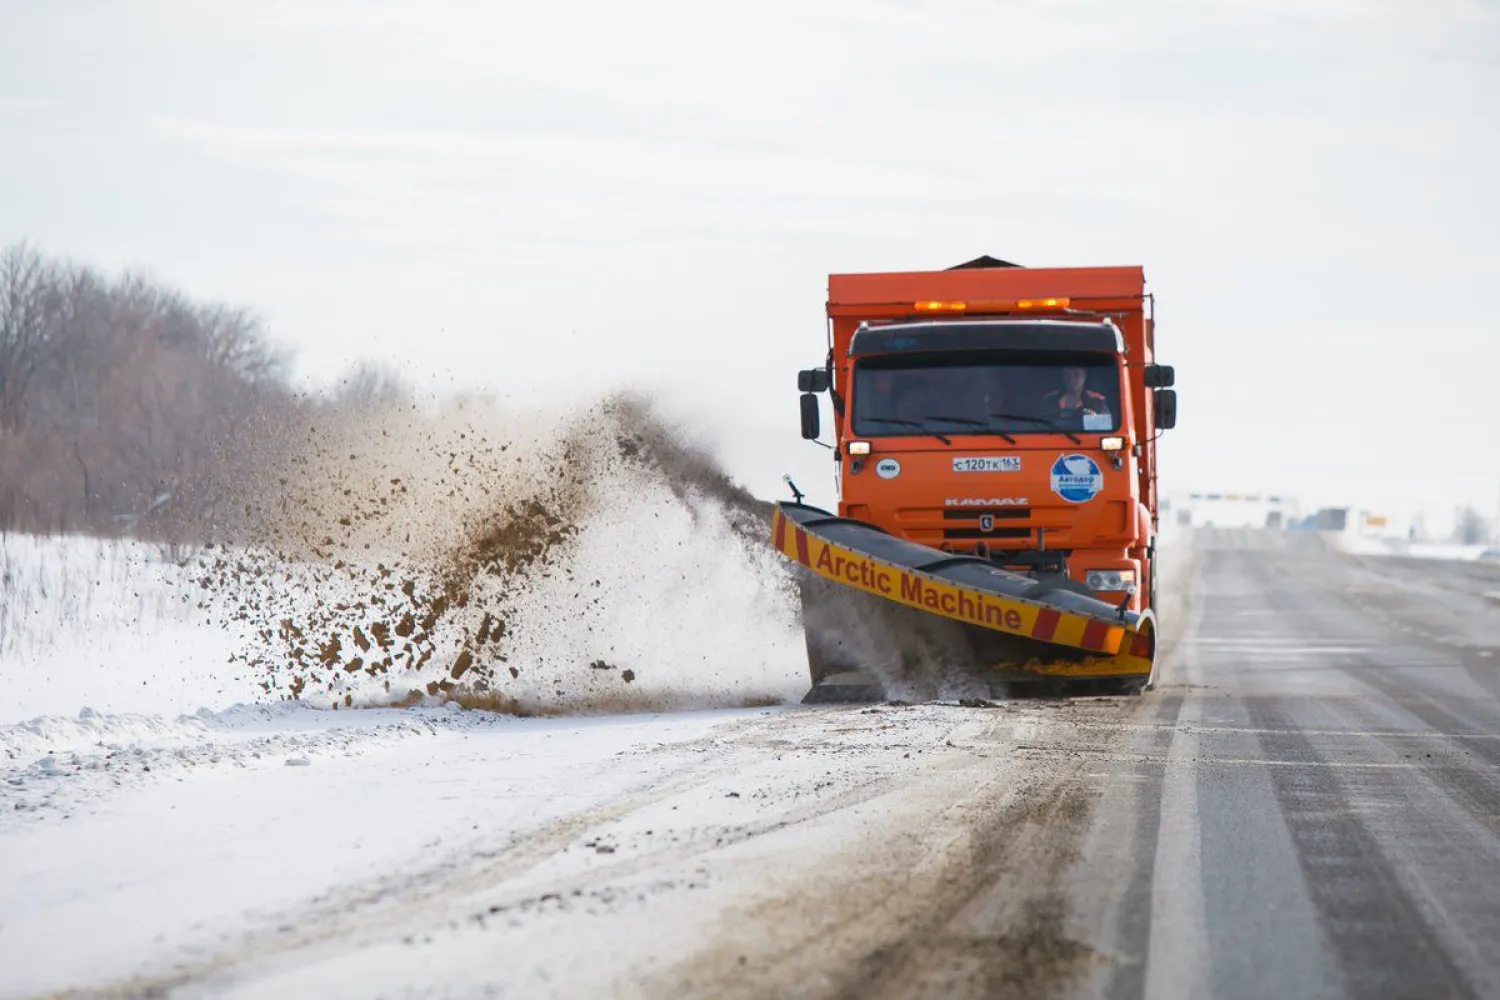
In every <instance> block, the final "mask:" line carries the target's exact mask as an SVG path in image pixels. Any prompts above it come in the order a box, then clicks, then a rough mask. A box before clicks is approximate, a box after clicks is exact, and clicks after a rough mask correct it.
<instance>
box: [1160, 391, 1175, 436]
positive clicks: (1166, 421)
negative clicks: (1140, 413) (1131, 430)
mask: <svg viewBox="0 0 1500 1000" xmlns="http://www.w3.org/2000/svg"><path fill="white" fill-rule="evenodd" d="M1176 426H1177V390H1176V389H1158V390H1156V429H1157V430H1159V431H1169V430H1171V429H1172V428H1173V427H1176Z"/></svg>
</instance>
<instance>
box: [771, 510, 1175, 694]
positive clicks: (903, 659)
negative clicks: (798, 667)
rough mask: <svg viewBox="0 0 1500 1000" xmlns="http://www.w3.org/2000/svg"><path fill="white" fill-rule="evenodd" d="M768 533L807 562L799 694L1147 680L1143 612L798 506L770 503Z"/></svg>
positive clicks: (1149, 624) (989, 689)
mask: <svg viewBox="0 0 1500 1000" xmlns="http://www.w3.org/2000/svg"><path fill="white" fill-rule="evenodd" d="M771 531H772V542H773V544H774V545H775V546H776V549H777V551H778V552H780V553H781V554H782V555H784V556H785V557H786V558H788V559H790V560H792V561H794V562H796V563H798V564H799V565H800V566H802V567H805V569H806V570H807V573H806V574H804V578H803V582H802V598H803V627H804V631H805V633H806V637H807V646H808V660H809V666H810V668H811V672H812V680H813V690H812V691H811V692H810V693H809V695H808V697H807V698H806V699H804V700H806V701H844V700H855V701H859V700H873V699H880V698H885V697H900V698H907V699H923V700H926V699H931V698H934V697H951V696H958V697H962V696H965V695H979V696H988V695H990V694H993V693H995V688H996V687H997V686H999V687H1002V688H1005V689H1006V690H1007V691H1008V690H1009V685H1010V684H1012V683H1015V682H1025V681H1031V682H1035V681H1038V680H1044V681H1045V680H1049V679H1050V680H1053V681H1056V682H1061V681H1084V680H1089V681H1113V682H1116V686H1117V687H1125V688H1127V689H1128V688H1134V689H1139V688H1140V687H1142V686H1144V685H1145V684H1146V683H1147V682H1148V681H1149V678H1150V675H1151V670H1152V662H1153V657H1154V653H1155V621H1154V619H1153V618H1152V616H1151V614H1150V612H1145V613H1137V612H1130V611H1125V612H1121V611H1120V610H1119V609H1117V608H1115V607H1113V606H1111V605H1109V604H1107V603H1105V602H1103V601H1099V600H1096V599H1094V598H1092V597H1088V596H1086V595H1084V594H1079V593H1076V592H1074V591H1071V590H1066V589H1058V588H1055V587H1053V586H1051V585H1049V584H1048V583H1047V582H1045V581H1038V580H1034V579H1032V578H1031V577H1027V576H1023V575H1021V574H1018V573H1011V572H1008V571H1006V570H1003V569H1000V568H999V567H997V566H995V565H994V564H993V563H991V562H990V561H988V560H985V559H980V558H976V557H972V556H961V555H954V554H952V553H947V552H941V551H939V550H937V549H931V548H928V547H927V546H925V545H917V544H915V543H913V542H908V541H906V540H904V539H900V538H896V537H895V536H893V535H890V534H888V533H886V532H884V531H882V530H881V529H880V528H877V527H875V526H873V525H869V524H865V523H864V522H861V521H854V520H850V519H847V518H841V517H837V516H834V515H832V514H830V513H828V512H827V511H824V510H819V509H818V508H816V507H809V506H806V505H804V504H796V503H784V502H783V503H778V504H777V505H776V510H775V513H774V515H773V517H772V527H771ZM814 577H815V578H817V579H812V578H814ZM830 583H831V584H837V585H838V586H837V587H831V586H829V584H830ZM856 592H857V593H856ZM1095 686H1096V687H1098V686H1100V685H1095Z"/></svg>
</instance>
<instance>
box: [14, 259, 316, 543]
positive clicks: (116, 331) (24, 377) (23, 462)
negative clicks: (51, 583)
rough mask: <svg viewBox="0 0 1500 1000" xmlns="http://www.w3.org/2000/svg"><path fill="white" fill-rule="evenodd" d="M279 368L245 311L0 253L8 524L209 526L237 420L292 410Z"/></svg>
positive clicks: (265, 420) (244, 423) (259, 420)
mask: <svg viewBox="0 0 1500 1000" xmlns="http://www.w3.org/2000/svg"><path fill="white" fill-rule="evenodd" d="M285 367H286V359H285V355H284V354H283V353H282V352H280V351H278V350H277V349H276V348H275V347H274V345H272V344H271V342H270V340H269V338H267V337H266V335H265V331H264V329H263V328H262V326H261V324H260V322H259V321H258V320H257V319H256V318H255V316H254V315H253V314H252V313H251V312H250V311H248V310H246V309H242V308H237V307H231V306H224V305H218V304H204V303H196V302H193V301H191V300H190V299H188V298H186V297H185V296H183V295H181V294H179V293H177V292H175V291H173V290H171V289H168V288H165V287H163V286H161V285H160V284H158V283H156V282H154V281H152V280H151V279H150V278H148V277H146V276H143V275H140V274H127V275H125V276H123V277H120V278H118V279H116V280H113V281H111V280H109V279H107V278H105V277H103V276H101V275H100V274H99V273H98V272H96V271H93V270H92V269H89V268H86V267H77V266H72V265H66V264H62V263H59V262H54V261H49V260H47V259H46V258H43V257H42V256H41V255H40V254H39V253H37V252H36V251H35V250H34V249H32V248H31V247H29V246H28V245H26V244H18V245H16V246H13V247H11V248H9V249H8V250H5V251H3V253H0V529H3V528H24V529H26V530H42V531H46V530H89V531H112V530H116V529H119V528H124V529H126V530H132V531H135V532H136V533H140V534H147V535H151V534H156V535H160V534H161V533H163V532H178V533H181V532H189V533H191V532H193V531H197V530H199V529H200V528H201V527H202V526H203V525H205V524H207V523H209V522H211V521H212V520H213V515H212V514H211V513H210V509H211V508H214V507H215V506H216V505H217V504H218V503H219V500H220V499H221V498H222V497H223V496H224V495H225V489H224V487H223V481H224V480H225V479H227V478H230V477H232V476H234V475H237V474H239V473H238V472H237V470H236V463H237V461H238V459H237V456H238V455H240V454H242V453H245V451H246V449H244V448H243V447H236V446H235V445H236V444H242V443H243V442H242V441H241V440H240V439H241V438H242V437H243V434H242V431H243V429H244V428H246V427H248V426H252V425H253V426H267V425H272V424H274V423H275V421H276V420H277V419H287V418H288V417H289V416H290V415H291V414H292V413H294V412H295V410H296V406H295V405H293V397H292V394H291V392H290V390H289V389H288V387H287V385H286V383H285ZM216 498H217V499H216Z"/></svg>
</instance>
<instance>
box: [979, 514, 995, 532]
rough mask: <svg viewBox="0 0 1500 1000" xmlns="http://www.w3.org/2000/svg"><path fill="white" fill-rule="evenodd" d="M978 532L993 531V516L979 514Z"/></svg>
mask: <svg viewBox="0 0 1500 1000" xmlns="http://www.w3.org/2000/svg"><path fill="white" fill-rule="evenodd" d="M979 530H980V531H994V530H995V515H994V514H980V515H979Z"/></svg>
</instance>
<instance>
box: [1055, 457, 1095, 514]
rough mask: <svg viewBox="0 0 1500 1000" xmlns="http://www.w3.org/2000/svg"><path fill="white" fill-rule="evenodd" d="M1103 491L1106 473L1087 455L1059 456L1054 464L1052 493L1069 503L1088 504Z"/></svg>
mask: <svg viewBox="0 0 1500 1000" xmlns="http://www.w3.org/2000/svg"><path fill="white" fill-rule="evenodd" d="M1103 489H1104V473H1102V472H1100V471H1099V463H1097V462H1095V461H1094V460H1093V459H1092V458H1089V457H1088V456H1087V455H1059V456H1058V458H1057V461H1055V462H1053V463H1052V492H1053V493H1056V494H1057V495H1058V496H1060V497H1062V498H1063V499H1064V500H1066V501H1068V503H1088V502H1089V501H1090V500H1092V499H1094V497H1096V496H1098V495H1099V492H1100V491H1101V490H1103Z"/></svg>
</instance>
